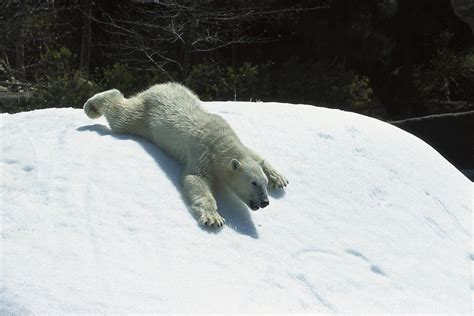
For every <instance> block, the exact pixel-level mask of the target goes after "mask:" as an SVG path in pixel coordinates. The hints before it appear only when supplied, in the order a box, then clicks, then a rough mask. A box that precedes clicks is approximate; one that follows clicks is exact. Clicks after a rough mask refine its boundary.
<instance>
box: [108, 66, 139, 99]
mask: <svg viewBox="0 0 474 316" xmlns="http://www.w3.org/2000/svg"><path fill="white" fill-rule="evenodd" d="M134 83H135V77H134V75H133V73H132V72H131V71H130V70H128V69H127V67H125V65H123V64H120V63H115V64H114V65H113V66H111V67H108V68H106V69H105V70H104V74H103V83H102V85H103V86H104V88H105V89H106V90H107V89H118V90H120V91H121V92H122V93H130V92H132V91H133V89H134Z"/></svg>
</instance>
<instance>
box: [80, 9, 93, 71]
mask: <svg viewBox="0 0 474 316" xmlns="http://www.w3.org/2000/svg"><path fill="white" fill-rule="evenodd" d="M82 11H83V19H82V42H81V55H80V68H81V71H82V72H83V74H84V75H85V76H86V77H87V76H88V75H89V64H90V56H91V24H92V16H91V15H92V0H83V1H82Z"/></svg>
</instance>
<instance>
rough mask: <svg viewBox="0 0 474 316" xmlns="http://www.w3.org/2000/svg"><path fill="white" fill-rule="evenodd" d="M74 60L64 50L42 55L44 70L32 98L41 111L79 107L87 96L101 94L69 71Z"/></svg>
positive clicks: (39, 76)
mask: <svg viewBox="0 0 474 316" xmlns="http://www.w3.org/2000/svg"><path fill="white" fill-rule="evenodd" d="M74 58H75V56H74V55H73V54H72V52H71V51H70V50H69V49H67V48H65V47H62V48H60V49H59V50H53V49H48V50H46V52H45V53H44V54H42V55H41V63H42V64H43V65H44V66H43V67H42V68H41V70H40V71H39V72H38V74H37V82H38V87H37V91H36V95H35V97H36V98H38V99H39V103H40V104H41V105H42V106H43V107H82V105H83V104H84V102H85V101H86V100H87V99H88V98H89V97H90V96H92V95H93V94H95V93H97V92H99V91H100V90H101V88H100V87H99V86H98V85H97V84H96V83H94V82H93V81H91V80H89V79H87V78H86V77H85V76H84V75H83V74H82V72H80V71H78V70H72V69H73V67H72V64H73V60H74Z"/></svg>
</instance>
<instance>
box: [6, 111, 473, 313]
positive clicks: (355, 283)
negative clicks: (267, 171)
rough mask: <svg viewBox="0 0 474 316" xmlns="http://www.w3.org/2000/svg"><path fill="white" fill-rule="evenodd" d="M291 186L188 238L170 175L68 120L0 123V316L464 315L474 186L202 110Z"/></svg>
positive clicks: (237, 115)
mask: <svg viewBox="0 0 474 316" xmlns="http://www.w3.org/2000/svg"><path fill="white" fill-rule="evenodd" d="M204 106H205V108H206V109H207V110H209V111H210V112H213V113H217V114H219V115H221V116H223V117H224V118H225V119H226V120H228V122H229V123H230V124H231V125H232V126H233V127H234V129H235V130H236V132H237V134H238V135H239V136H240V137H241V139H242V141H243V142H244V143H245V144H246V145H248V146H250V147H253V148H254V149H256V151H257V152H259V153H260V154H261V155H262V156H263V157H265V158H267V159H268V160H269V161H271V163H272V164H273V165H274V167H275V168H277V169H279V170H280V171H281V172H282V173H283V174H284V175H285V176H286V177H287V178H288V179H289V181H290V185H289V186H288V187H287V189H286V190H284V191H283V190H280V191H274V192H273V193H272V194H271V200H270V206H269V207H267V208H265V209H263V210H259V211H257V212H252V211H250V210H248V209H247V207H245V206H244V205H242V204H241V203H240V202H238V201H237V200H236V199H235V198H233V197H232V196H231V195H230V194H228V193H226V192H220V193H219V195H218V205H219V209H220V212H221V214H222V215H223V216H224V217H225V218H226V221H227V224H226V226H225V227H224V228H222V229H220V230H212V229H208V228H204V227H202V226H199V225H198V223H197V221H196V219H195V218H194V217H193V215H192V214H191V213H190V210H189V209H188V208H187V206H186V205H185V203H184V202H183V198H182V196H181V193H180V173H181V167H180V166H179V165H178V164H177V163H176V162H175V161H173V160H172V159H170V158H169V157H167V156H166V155H165V154H164V153H163V152H162V151H160V150H159V149H157V148H156V147H155V146H154V145H153V144H151V143H150V142H148V141H145V140H143V139H140V138H138V137H132V136H126V135H116V134H114V133H112V132H111V131H110V129H109V128H108V127H107V123H106V121H105V119H100V120H98V121H93V120H90V119H88V118H87V117H86V115H85V114H84V113H83V112H82V111H81V110H75V109H49V110H41V111H33V112H25V113H19V114H15V115H8V114H2V115H0V119H1V149H0V150H1V151H0V154H1V156H0V168H1V169H0V170H1V177H0V187H1V208H0V210H1V228H0V246H1V248H0V251H1V253H0V254H1V270H0V273H1V275H0V314H2V313H5V312H19V313H21V312H25V313H30V312H31V313H158V312H206V313H213V312H218V313H221V312H222V313H230V312H243V313H246V312H285V313H293V312H322V313H326V312H331V313H332V312H340V313H344V312H378V313H380V312H412V313H434V312H436V313H440V312H443V313H470V312H471V309H472V299H473V296H472V295H473V289H474V282H473V280H472V276H471V269H472V265H473V260H474V253H473V252H472V203H473V195H472V182H470V181H469V180H468V179H467V178H466V177H464V176H463V175H462V174H461V173H460V172H458V171H457V170H456V169H455V168H454V167H453V166H452V165H451V164H450V163H449V162H448V161H446V160H445V159H444V158H443V157H442V156H441V155H439V154H438V153H437V152H436V151H435V150H434V149H433V148H431V147H430V146H428V145H427V144H426V143H424V142H422V141H421V140H419V139H418V138H416V137H414V136H412V135H410V134H408V133H405V132H403V131H401V130H399V129H397V128H395V127H393V126H390V125H388V124H385V123H383V122H380V121H378V120H375V119H371V118H368V117H365V116H361V115H357V114H353V113H348V112H343V111H338V110H330V109H325V108H318V107H310V106H303V105H290V104H279V103H236V102H213V103H205V104H204Z"/></svg>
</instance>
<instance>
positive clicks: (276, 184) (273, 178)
mask: <svg viewBox="0 0 474 316" xmlns="http://www.w3.org/2000/svg"><path fill="white" fill-rule="evenodd" d="M288 183H289V182H288V180H287V179H286V178H285V177H284V176H283V175H281V174H280V173H279V172H278V171H276V170H272V171H271V172H269V174H268V187H269V188H270V189H276V188H283V187H286V186H287V185H288Z"/></svg>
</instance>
